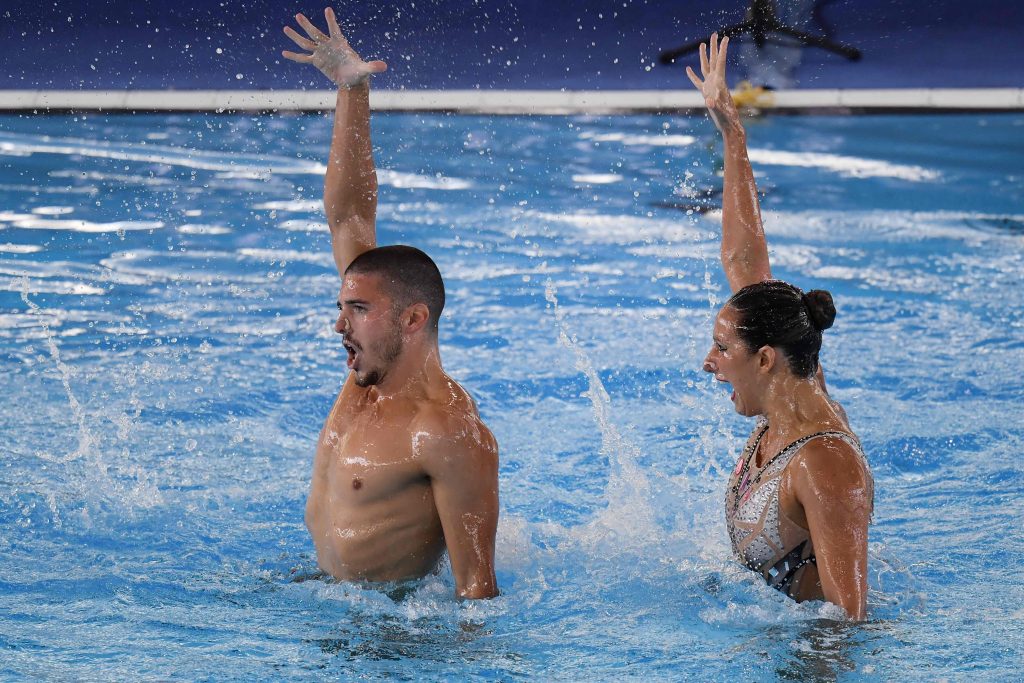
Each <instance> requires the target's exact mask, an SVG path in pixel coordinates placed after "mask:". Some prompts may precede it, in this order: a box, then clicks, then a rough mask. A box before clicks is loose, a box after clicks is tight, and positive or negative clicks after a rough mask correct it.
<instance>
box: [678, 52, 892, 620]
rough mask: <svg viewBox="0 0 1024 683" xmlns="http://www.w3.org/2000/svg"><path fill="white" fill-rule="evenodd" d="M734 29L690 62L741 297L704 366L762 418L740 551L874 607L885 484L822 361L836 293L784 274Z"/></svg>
mask: <svg viewBox="0 0 1024 683" xmlns="http://www.w3.org/2000/svg"><path fill="white" fill-rule="evenodd" d="M728 45H729V39H728V37H726V38H723V39H722V44H721V47H719V45H718V36H717V35H712V36H711V49H710V54H709V51H708V49H707V46H706V45H701V46H700V67H701V73H702V75H703V77H704V78H703V80H701V79H700V78H699V77H697V75H696V74H695V73H694V72H693V70H692V69H691V68H689V67H687V69H686V72H687V75H689V77H690V80H691V81H692V82H693V84H694V85H695V86H696V87H697V89H698V90H700V91H701V92H702V93H703V95H704V99H705V103H706V104H707V108H708V113H709V114H710V116H711V120H712V121H713V122H714V124H715V126H716V127H717V128H718V130H719V131H721V133H722V138H723V139H724V141H725V180H724V189H723V193H722V266H723V267H724V269H725V274H726V277H727V278H728V280H729V286H730V287H731V288H732V292H733V295H732V298H730V299H729V301H727V302H726V304H725V305H724V306H723V307H722V309H721V310H720V311H719V312H718V317H717V319H716V320H715V326H714V332H713V340H714V341H713V344H712V346H711V350H710V351H709V352H708V355H707V358H705V360H704V370H706V371H707V372H710V373H713V374H714V376H715V379H716V380H718V381H720V382H728V383H729V384H730V385H731V386H732V389H733V391H732V401H733V404H734V405H735V408H736V411H737V412H738V413H740V414H741V415H746V416H749V417H754V416H758V417H759V419H758V422H757V426H756V427H755V428H754V432H753V434H752V435H751V437H750V440H749V441H748V443H747V446H746V448H745V449H744V450H743V453H742V454H741V456H740V459H739V462H737V463H736V469H735V470H734V471H733V474H732V477H731V478H730V480H729V487H728V489H727V492H726V503H725V507H726V509H725V515H726V522H727V523H728V527H729V536H730V539H731V541H732V545H733V549H734V550H735V552H736V553H737V555H739V556H740V558H741V559H742V560H743V562H744V563H745V564H746V565H747V566H749V567H751V568H752V569H755V570H757V571H758V572H760V573H761V574H762V576H764V578H765V580H766V581H767V582H768V584H769V585H771V586H772V587H774V588H777V589H779V590H781V591H782V592H784V593H785V594H786V595H789V596H790V597H792V598H794V599H796V600H800V601H802V600H821V599H824V600H827V601H829V602H831V603H834V604H836V605H839V606H840V607H842V608H843V609H844V610H846V612H847V613H848V614H849V615H850V616H851V617H853V618H854V619H863V618H864V616H865V611H866V609H867V592H868V587H867V579H868V577H867V573H868V572H867V570H868V523H869V522H870V520H871V511H872V507H873V496H874V493H873V492H874V485H873V481H872V478H871V472H870V470H869V469H868V464H867V460H866V459H865V457H864V452H863V451H862V450H861V446H860V441H859V440H858V439H857V437H856V436H855V435H854V434H853V432H852V431H851V430H850V427H849V425H848V424H847V421H846V414H845V412H844V411H843V409H842V408H841V407H840V406H839V404H838V403H836V402H835V401H833V400H831V399H830V398H829V396H828V393H827V391H826V389H825V378H824V375H823V374H822V372H821V368H820V367H819V365H818V352H819V351H820V349H821V333H822V331H823V330H825V329H827V328H829V327H831V326H832V322H833V320H834V319H835V315H836V309H835V307H834V305H833V303H832V296H831V295H830V294H829V293H828V292H825V291H821V290H815V291H811V292H807V293H804V292H802V291H800V290H799V289H797V288H796V287H794V286H793V285H790V284H788V283H785V282H782V281H780V280H773V279H772V274H771V268H770V264H769V261H768V244H767V242H766V240H765V234H764V228H763V226H762V224H761V209H760V205H759V202H758V198H757V185H756V184H755V182H754V173H753V170H752V169H751V167H750V160H749V158H748V156H747V142H746V132H745V131H744V130H743V125H742V124H741V123H740V117H739V113H738V112H737V110H736V105H735V104H734V103H733V100H732V96H731V95H730V94H729V90H728V88H727V86H726V82H725V63H726V51H727V49H728Z"/></svg>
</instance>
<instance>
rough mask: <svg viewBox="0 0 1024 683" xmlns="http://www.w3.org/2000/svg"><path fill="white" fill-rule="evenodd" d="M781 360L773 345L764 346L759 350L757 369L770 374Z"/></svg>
mask: <svg viewBox="0 0 1024 683" xmlns="http://www.w3.org/2000/svg"><path fill="white" fill-rule="evenodd" d="M778 361H779V352H778V351H776V350H775V348H774V347H772V346H762V347H761V348H759V349H758V350H757V370H758V372H762V373H765V374H768V373H769V372H771V371H772V369H773V368H774V367H775V364H776V363H777V362H778Z"/></svg>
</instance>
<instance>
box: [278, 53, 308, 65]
mask: <svg viewBox="0 0 1024 683" xmlns="http://www.w3.org/2000/svg"><path fill="white" fill-rule="evenodd" d="M281 56H282V57H284V58H285V59H290V60H292V61H293V62H302V63H303V64H309V63H310V62H312V61H313V55H301V54H299V53H298V52H289V51H288V50H281Z"/></svg>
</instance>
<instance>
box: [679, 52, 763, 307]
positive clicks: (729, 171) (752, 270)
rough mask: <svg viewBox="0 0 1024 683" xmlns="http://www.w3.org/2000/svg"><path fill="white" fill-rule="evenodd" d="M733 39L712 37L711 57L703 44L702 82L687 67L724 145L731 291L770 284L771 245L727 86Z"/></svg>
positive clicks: (725, 252) (725, 261) (725, 258)
mask: <svg viewBox="0 0 1024 683" xmlns="http://www.w3.org/2000/svg"><path fill="white" fill-rule="evenodd" d="M728 47H729V38H728V37H726V38H723V39H722V45H721V47H719V45H718V35H717V34H712V36H711V54H710V56H709V55H708V52H707V50H706V49H705V46H704V45H703V44H701V46H700V70H701V74H702V75H703V76H704V80H703V81H702V80H701V79H700V78H698V77H697V75H696V74H695V73H693V69H691V68H690V67H686V74H687V75H688V76H689V77H690V80H691V81H693V84H694V85H695V86H696V87H697V89H698V90H700V91H701V93H702V94H703V95H704V101H705V103H706V104H707V107H708V114H710V115H711V120H712V121H713V122H714V124H715V126H717V127H718V130H720V131H721V132H722V139H723V140H724V142H725V179H724V186H723V189H722V267H723V268H724V269H725V276H726V277H727V278H728V280H729V286H730V288H732V291H733V292H736V291H737V290H739V289H742V288H743V287H745V286H747V285H752V284H754V283H756V282H763V281H764V280H770V279H771V277H772V271H771V266H770V265H769V263H768V243H767V242H766V241H765V237H764V227H763V225H762V224H761V206H760V203H759V202H758V199H757V184H756V183H755V182H754V171H753V169H752V168H751V167H750V159H749V158H748V157H747V134H746V132H745V131H744V130H743V124H742V123H740V115H739V112H738V111H736V105H735V103H734V102H733V101H732V95H730V94H729V88H728V87H727V86H726V83H725V57H726V51H727V49H728Z"/></svg>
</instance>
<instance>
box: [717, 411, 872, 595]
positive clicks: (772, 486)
mask: <svg viewBox="0 0 1024 683" xmlns="http://www.w3.org/2000/svg"><path fill="white" fill-rule="evenodd" d="M766 431H768V421H767V420H765V419H762V420H761V421H760V422H758V425H757V427H755V428H754V433H753V434H752V435H751V438H750V441H749V442H748V444H747V447H746V448H745V449H744V451H743V453H742V455H740V459H739V462H737V463H736V469H735V470H734V471H733V473H732V477H731V478H730V479H729V488H728V490H727V492H726V496H725V519H726V524H727V525H728V527H729V538H730V539H731V540H732V547H733V551H735V552H736V554H737V555H739V557H740V558H741V559H742V560H743V562H744V564H746V565H747V566H748V567H750V568H751V569H754V570H757V571H759V572H760V573H761V575H762V576H764V578H765V581H767V582H768V585H770V586H772V587H773V588H776V589H778V590H780V591H782V592H783V593H785V594H786V595H788V596H790V597H793V598H795V597H796V596H797V595H798V594H799V589H800V579H801V578H802V577H803V574H804V571H803V570H804V567H806V566H807V565H809V564H814V563H815V562H816V560H815V556H814V545H813V544H812V542H811V536H810V532H809V531H808V530H807V529H804V528H803V527H802V526H800V525H798V524H797V523H795V522H793V521H792V520H791V519H789V518H788V517H787V516H786V514H785V513H784V512H782V510H780V509H779V485H780V484H781V482H782V474H783V472H784V471H785V470H786V465H788V464H789V462H790V461H791V460H792V459H793V457H794V456H795V455H796V454H797V453H799V452H800V449H801V448H803V446H804V445H805V444H807V443H808V442H809V441H812V440H814V439H819V438H822V437H831V438H836V439H841V440H842V441H845V442H846V443H848V444H849V445H850V446H852V447H853V448H854V450H855V451H856V452H857V454H858V455H859V456H860V458H861V459H862V460H865V458H864V451H862V450H861V447H860V443H859V442H858V441H857V439H856V438H855V437H853V436H851V435H850V434H847V433H846V432H838V431H825V432H817V433H815V434H810V435H808V436H805V437H802V438H800V439H797V440H796V441H794V442H793V443H791V444H789V445H788V446H786V447H785V448H783V449H782V450H781V451H779V452H778V453H777V454H776V455H775V456H774V457H772V458H771V459H770V460H768V461H767V462H765V464H764V465H763V466H761V467H758V466H757V462H756V458H755V454H756V453H757V448H758V445H759V444H760V443H761V438H762V437H763V436H764V434H765V432H766ZM865 467H867V463H866V460H865Z"/></svg>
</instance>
